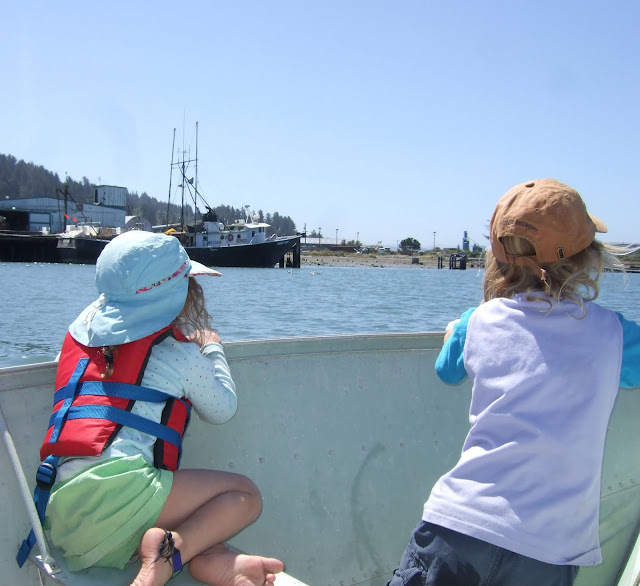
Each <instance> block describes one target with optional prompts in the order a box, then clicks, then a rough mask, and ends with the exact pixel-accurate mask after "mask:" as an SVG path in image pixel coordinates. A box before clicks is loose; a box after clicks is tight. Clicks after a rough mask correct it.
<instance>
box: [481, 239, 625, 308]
mask: <svg viewBox="0 0 640 586" xmlns="http://www.w3.org/2000/svg"><path fill="white" fill-rule="evenodd" d="M502 244H503V245H504V247H505V251H506V252H507V254H512V255H514V256H531V255H535V249H534V247H533V244H531V242H529V241H528V240H525V239H523V238H518V237H516V236H505V237H504V238H502ZM614 250H615V249H614V248H613V247H608V246H607V245H605V244H602V243H601V242H598V241H597V240H594V241H593V242H592V243H591V244H590V245H589V246H588V247H587V248H585V249H584V250H582V251H580V252H578V253H577V254H574V255H573V256H570V257H569V258H565V259H563V260H559V261H556V262H553V263H549V264H545V265H542V268H543V269H544V270H545V271H546V280H545V281H542V280H541V278H540V275H539V274H538V273H537V272H535V271H533V270H532V269H531V268H529V267H528V266H526V265H525V266H521V265H516V264H510V263H503V262H500V261H498V260H496V258H495V256H493V253H492V252H491V250H489V251H487V256H486V260H485V275H484V282H483V290H484V301H489V300H490V299H494V298H496V297H513V296H514V295H516V294H518V293H526V294H527V299H529V300H539V301H546V302H547V303H550V301H549V299H548V297H550V298H552V299H555V300H556V301H560V300H562V299H569V300H571V301H574V302H575V303H576V304H577V305H579V306H580V307H581V308H582V310H583V311H584V302H585V301H593V300H594V299H596V298H597V297H598V294H599V292H600V290H599V287H598V279H599V278H600V274H601V273H602V271H604V270H614V271H623V270H624V268H623V265H622V263H621V262H620V260H619V259H618V258H617V257H616V256H615V254H614ZM537 291H541V292H544V293H546V294H547V295H548V297H541V296H536V295H533V294H534V293H535V292H537Z"/></svg>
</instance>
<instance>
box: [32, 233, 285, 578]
mask: <svg viewBox="0 0 640 586" xmlns="http://www.w3.org/2000/svg"><path fill="white" fill-rule="evenodd" d="M196 275H214V276H219V275H220V273H218V272H217V271H214V270H212V269H208V268H206V267H204V266H203V265H200V264H199V263H196V262H193V261H190V259H189V257H188V256H187V254H186V252H185V250H184V248H183V247H182V246H181V245H180V243H179V242H178V240H177V239H176V238H174V237H172V236H165V235H164V234H152V233H149V232H141V231H131V232H127V233H125V234H123V235H121V236H118V237H116V238H115V239H114V240H113V241H111V242H110V243H109V244H107V246H106V247H105V249H104V251H103V252H102V254H101V255H100V257H99V258H98V261H97V264H96V286H97V288H98V292H99V294H100V297H99V299H98V301H96V302H94V303H92V304H91V305H90V306H89V307H87V308H86V309H85V310H84V311H83V312H82V313H81V314H80V316H79V317H78V318H77V319H76V320H75V321H74V322H73V323H72V324H71V326H70V328H69V332H68V334H67V336H66V338H65V341H64V344H63V346H62V351H61V355H60V359H59V364H58V371H57V376H56V389H58V391H57V392H56V397H55V399H54V403H55V405H54V414H53V416H52V418H51V420H50V427H49V430H48V432H47V434H46V437H45V441H44V443H43V446H42V449H41V457H42V458H43V459H44V458H47V460H46V461H45V462H46V463H48V462H50V463H51V465H52V467H53V468H55V467H56V465H57V480H56V484H55V485H54V487H53V490H52V492H51V496H50V500H49V504H48V508H47V509H46V519H47V525H48V526H50V535H51V539H52V541H53V543H54V545H56V547H58V548H59V549H61V550H62V552H63V553H64V555H65V559H66V560H67V565H68V567H69V569H71V570H74V571H75V570H81V569H84V568H87V567H91V566H104V567H117V568H124V567H125V566H126V565H127V564H128V563H129V561H130V558H131V557H132V556H133V555H134V554H136V552H137V554H138V555H139V557H140V560H141V568H140V571H139V573H138V575H137V577H136V578H135V580H134V582H133V584H134V585H136V586H142V585H145V586H147V585H149V586H151V585H153V586H157V585H162V584H166V583H167V582H168V581H169V580H170V579H171V577H172V575H173V573H174V572H177V571H179V570H180V569H181V568H182V564H186V563H187V562H189V572H190V573H191V575H192V576H193V577H194V578H195V579H196V580H199V581H200V582H203V583H205V584H216V585H218V586H224V585H226V584H229V585H231V584H233V585H235V586H249V585H254V586H263V585H264V584H268V583H272V582H273V581H274V580H275V574H276V573H278V572H280V571H282V570H283V567H284V566H283V564H282V562H280V561H279V560H276V559H273V558H262V557H257V556H247V555H239V554H236V553H233V552H231V551H229V550H228V549H227V548H226V547H225V546H224V541H225V540H227V539H229V538H230V537H232V536H233V535H235V534H236V533H238V532H239V531H240V530H241V529H243V528H244V527H246V526H247V525H249V524H251V523H253V521H255V520H256V518H257V517H258V515H259V514H260V510H261V497H260V493H259V491H258V488H257V487H256V486H255V485H254V484H253V482H251V481H250V480H249V479H248V478H246V477H245V476H241V475H238V474H232V473H229V472H218V471H213V470H178V469H177V468H178V465H179V460H180V446H181V439H182V438H181V436H183V435H184V430H185V428H186V425H187V423H188V420H189V411H190V406H191V405H193V407H194V408H195V410H196V412H197V413H198V415H199V416H200V418H201V419H204V420H205V421H207V422H209V423H225V422H226V421H228V420H229V419H231V418H232V417H233V415H234V414H235V411H236V395H235V385H234V383H233V380H232V378H231V375H230V373H229V367H228V365H227V362H226V359H225V356H224V352H223V350H222V346H221V342H220V338H219V337H218V334H217V333H215V332H214V331H212V329H211V325H210V322H209V320H210V316H209V314H208V313H207V310H206V308H205V302H204V296H203V292H202V289H201V287H200V286H199V285H198V283H197V282H196V280H195V279H194V278H193V277H194V276H196ZM78 380H79V381H80V384H78V383H77V381H78ZM96 389H97V390H96ZM158 391H160V392H158ZM85 404H89V405H90V406H89V407H87V406H85ZM96 412H97V415H96ZM96 417H97V418H96ZM51 458H53V460H52V459H51ZM46 463H45V464H44V465H43V466H45V467H46ZM43 466H41V468H42V467H43Z"/></svg>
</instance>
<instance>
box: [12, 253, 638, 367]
mask: <svg viewBox="0 0 640 586" xmlns="http://www.w3.org/2000/svg"><path fill="white" fill-rule="evenodd" d="M222 272H223V277H221V278H200V279H199V282H200V283H201V284H202V286H203V288H204V290H205V295H206V298H207V306H208V308H209V311H210V313H211V314H212V316H213V318H214V324H215V327H216V328H217V330H218V332H219V333H220V336H221V338H222V339H223V341H225V340H249V339H261V338H282V337H291V336H313V335H321V334H350V333H365V332H376V333H380V332H406V331H413V332H415V331H437V332H442V331H444V328H445V326H446V324H447V323H448V322H449V321H451V320H453V319H456V318H458V317H459V316H460V314H461V313H462V312H463V311H465V310H466V309H467V308H469V307H471V306H475V305H477V304H478V303H479V301H480V299H481V286H482V276H483V272H482V271H479V270H478V269H469V270H466V271H455V270H454V271H450V270H448V269H442V270H437V269H433V268H430V269H420V268H415V267H412V268H384V269H383V268H364V267H362V268H361V267H345V268H342V267H313V268H312V267H308V266H304V267H302V268H301V269H294V270H287V269H242V268H227V269H223V271H222ZM94 273H95V266H93V265H61V264H35V263H34V264H30V263H4V264H0V307H1V308H2V311H1V312H0V367H2V366H12V365H17V364H28V363H33V362H42V361H47V360H53V359H54V358H55V356H56V355H57V353H58V350H59V349H60V346H61V344H62V340H63V338H64V335H65V333H66V330H67V328H68V326H69V324H70V323H71V322H72V321H73V320H74V319H75V317H76V316H77V315H78V313H80V311H81V310H82V309H84V307H86V306H87V305H88V304H89V303H91V302H92V301H94V300H95V299H96V298H97V296H98V295H97V292H96V289H95V284H94ZM599 301H600V303H602V304H603V305H605V306H606V307H608V308H610V309H613V310H616V311H621V312H622V313H624V315H625V317H627V318H628V319H632V320H634V321H638V322H640V274H629V275H621V274H606V275H603V277H602V279H601V294H600V298H599Z"/></svg>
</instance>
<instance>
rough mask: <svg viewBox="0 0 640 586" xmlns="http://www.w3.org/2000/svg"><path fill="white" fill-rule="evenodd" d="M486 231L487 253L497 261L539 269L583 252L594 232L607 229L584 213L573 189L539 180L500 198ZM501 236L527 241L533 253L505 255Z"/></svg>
mask: <svg viewBox="0 0 640 586" xmlns="http://www.w3.org/2000/svg"><path fill="white" fill-rule="evenodd" d="M489 230H490V235H489V240H490V241H491V250H492V252H493V255H494V256H495V257H496V259H497V260H499V261H500V262H505V263H515V264H523V265H524V264H527V265H529V266H531V267H532V268H534V269H540V270H542V269H541V267H540V265H542V264H548V263H552V262H556V261H558V260H562V259H563V258H568V257H570V256H573V255H574V254H577V253H578V252H580V251H581V250H584V249H585V248H587V246H589V245H590V244H591V243H592V242H593V239H594V238H595V234H596V232H606V231H607V227H606V226H605V225H604V224H603V223H602V222H601V221H600V220H599V219H598V218H596V217H595V216H592V215H591V214H589V213H588V212H587V207H586V206H585V204H584V202H583V201H582V198H581V197H580V194H579V193H578V192H577V191H576V190H575V189H573V188H571V187H569V186H568V185H565V184H564V183H560V182H559V181H556V180H555V179H539V180H536V181H527V182H526V183H520V184H519V185H516V186H515V187H512V188H511V189H510V190H509V191H507V193H505V194H504V195H503V196H502V197H501V198H500V201H498V204H497V205H496V209H495V211H494V212H493V216H492V218H491V223H490V224H489ZM504 236H519V237H520V238H524V239H525V240H528V241H529V242H531V244H533V246H534V247H535V250H536V254H535V255H533V256H528V257H515V256H514V255H511V254H507V253H506V252H505V249H504V246H503V244H502V241H501V238H502V237H504ZM518 258H522V259H523V260H522V262H518ZM543 279H544V273H543Z"/></svg>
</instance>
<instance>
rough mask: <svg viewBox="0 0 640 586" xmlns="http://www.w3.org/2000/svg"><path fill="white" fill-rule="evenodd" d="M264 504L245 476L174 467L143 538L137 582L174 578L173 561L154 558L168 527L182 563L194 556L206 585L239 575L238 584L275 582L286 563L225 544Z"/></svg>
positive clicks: (153, 584)
mask: <svg viewBox="0 0 640 586" xmlns="http://www.w3.org/2000/svg"><path fill="white" fill-rule="evenodd" d="M261 507H262V500H261V497H260V492H259V491H258V488H257V487H256V486H255V484H254V483H253V482H251V480H249V479H248V478H247V477H245V476H241V475H238V474H231V473H227V472H217V471H213V470H181V471H178V472H175V473H174V480H173V486H172V488H171V492H170V494H169V497H168V498H167V501H166V503H165V505H164V507H163V509H162V512H161V513H160V516H159V517H158V519H157V521H156V526H155V527H154V528H153V529H149V531H147V532H146V533H145V534H144V535H143V537H142V540H141V542H140V548H139V553H140V559H141V562H142V566H141V568H140V572H139V573H138V575H137V576H136V579H135V580H134V582H133V585H134V586H162V585H163V584H166V583H167V581H168V580H169V579H170V578H171V575H172V567H171V564H170V563H167V562H165V561H164V560H163V559H160V560H158V561H157V562H155V560H156V558H157V555H158V550H159V548H160V544H161V543H162V540H163V538H164V529H167V530H170V531H171V532H172V534H173V538H174V540H175V546H176V547H177V548H178V549H179V550H180V553H181V557H182V562H183V563H185V564H186V563H187V562H189V561H191V560H193V561H192V563H191V564H190V572H191V573H192V575H194V572H196V573H197V576H198V577H196V575H194V577H196V579H198V580H200V581H201V582H204V583H205V584H210V585H215V586H224V585H225V584H227V583H229V581H234V580H236V579H237V580H236V582H235V586H243V585H247V586H249V585H259V586H262V585H263V584H265V583H266V582H272V581H273V580H274V576H273V574H275V573H277V572H279V571H282V569H283V568H284V566H283V564H282V562H280V561H279V560H275V559H273V558H261V557H258V556H242V555H238V554H235V553H232V552H230V551H229V550H227V549H226V547H224V546H223V545H222V544H223V542H224V541H226V540H227V539H229V538H231V537H232V536H233V535H235V534H236V533H238V532H239V531H240V530H242V529H244V528H245V527H246V526H248V525H250V524H251V523H253V522H254V521H255V520H256V519H257V518H258V516H259V514H260V510H261ZM201 556H202V559H199V558H200V557H201Z"/></svg>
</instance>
